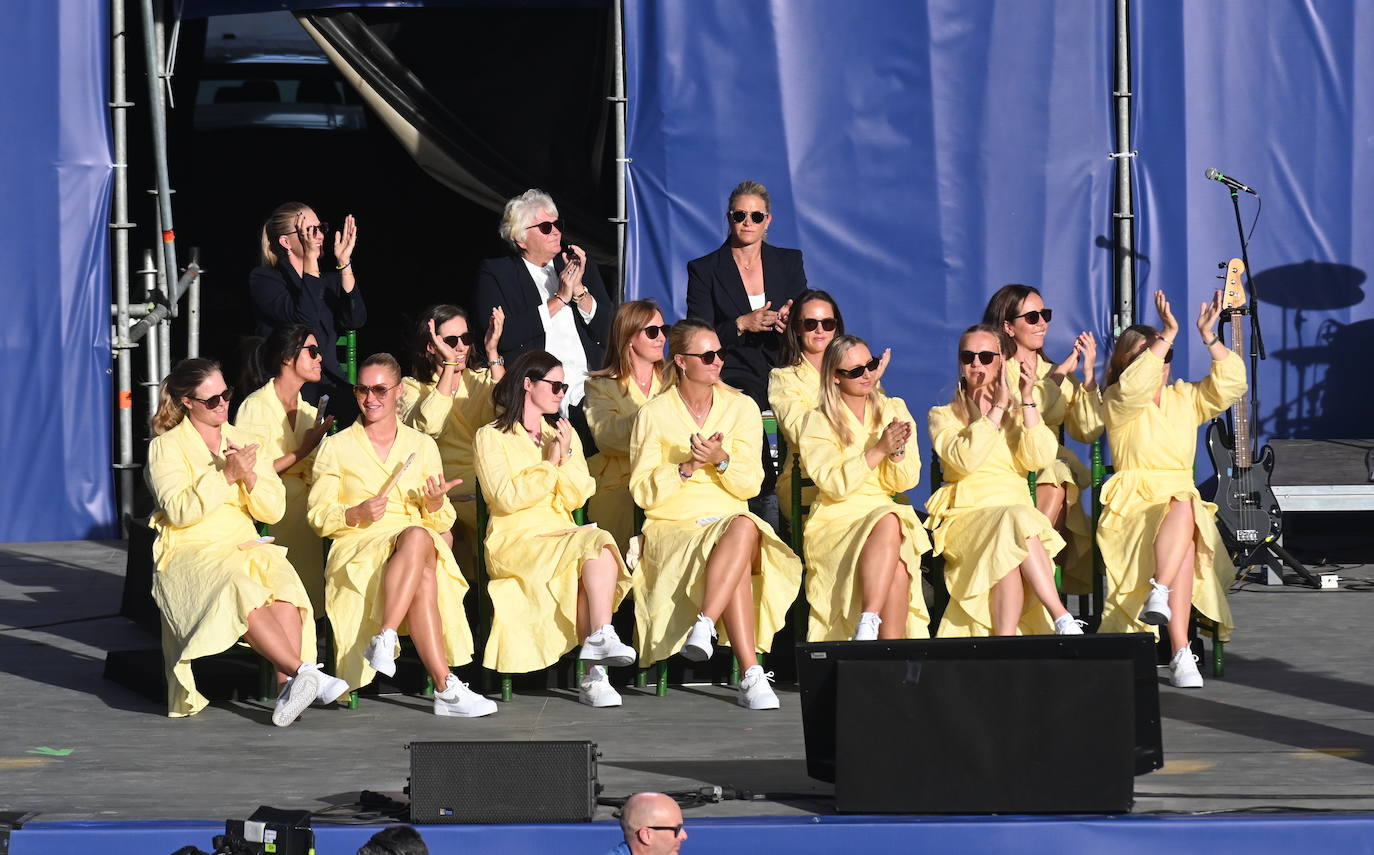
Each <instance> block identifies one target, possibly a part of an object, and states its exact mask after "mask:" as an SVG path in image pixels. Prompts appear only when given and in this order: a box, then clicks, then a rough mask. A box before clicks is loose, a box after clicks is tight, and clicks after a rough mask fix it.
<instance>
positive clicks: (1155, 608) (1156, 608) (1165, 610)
mask: <svg viewBox="0 0 1374 855" xmlns="http://www.w3.org/2000/svg"><path fill="white" fill-rule="evenodd" d="M1173 616H1174V613H1173V611H1172V610H1171V609H1170V608H1169V589H1168V588H1166V587H1164V586H1163V585H1161V584H1159V583H1158V582H1156V581H1155V580H1154V579H1151V580H1150V595H1149V596H1148V597H1146V598H1145V608H1144V609H1142V610H1141V612H1140V620H1141V621H1142V622H1143V623H1148V624H1150V625H1151V626H1164V625H1166V624H1168V623H1169V618H1171V617H1173Z"/></svg>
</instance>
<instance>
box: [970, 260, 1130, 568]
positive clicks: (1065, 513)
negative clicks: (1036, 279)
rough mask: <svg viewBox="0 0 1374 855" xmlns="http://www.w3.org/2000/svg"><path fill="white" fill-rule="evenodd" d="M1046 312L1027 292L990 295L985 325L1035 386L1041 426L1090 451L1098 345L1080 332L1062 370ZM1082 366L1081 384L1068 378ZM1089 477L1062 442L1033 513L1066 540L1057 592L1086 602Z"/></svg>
mask: <svg viewBox="0 0 1374 855" xmlns="http://www.w3.org/2000/svg"><path fill="white" fill-rule="evenodd" d="M1052 314H1053V310H1052V309H1048V308H1046V307H1045V301H1044V299H1043V298H1042V297H1041V296H1040V292H1039V291H1038V290H1036V289H1035V288H1032V287H1031V286H1029V285H1004V286H1002V287H1001V288H1000V289H998V291H997V293H995V294H993V295H992V299H991V300H989V301H988V305H987V309H986V310H985V311H984V312H983V323H985V324H991V325H993V326H1000V327H1001V329H1002V330H1003V331H1004V332H1005V333H1006V334H1007V335H1008V336H1010V337H1011V339H1012V341H1013V342H1015V344H1016V354H1015V359H1016V361H1018V362H1020V363H1021V364H1022V365H1024V366H1025V367H1026V368H1027V369H1029V370H1030V371H1031V372H1032V375H1033V376H1034V377H1035V378H1036V382H1035V401H1036V404H1038V405H1039V410H1040V419H1041V420H1042V421H1043V422H1044V423H1045V424H1046V425H1047V426H1048V427H1049V429H1050V430H1052V431H1054V432H1055V434H1056V436H1058V435H1059V433H1060V429H1061V428H1063V429H1064V431H1065V432H1067V433H1068V435H1069V436H1071V437H1073V438H1074V439H1075V440H1077V441H1078V442H1082V443H1091V442H1093V441H1095V440H1096V439H1097V438H1098V437H1099V436H1101V435H1102V427H1103V421H1102V393H1101V391H1100V390H1099V389H1098V387H1097V376H1096V371H1097V339H1096V337H1094V336H1093V334H1092V333H1091V332H1082V333H1079V334H1078V337H1077V338H1076V339H1074V343H1073V347H1072V348H1071V349H1070V351H1069V355H1068V356H1066V357H1065V358H1064V359H1063V360H1062V361H1060V362H1054V361H1052V360H1051V359H1050V358H1049V357H1048V356H1046V355H1045V335H1046V333H1048V332H1049V328H1050V317H1051V315H1052ZM1080 363H1081V364H1082V367H1083V379H1082V381H1080V380H1079V379H1078V376H1077V375H1076V374H1075V373H1074V372H1076V371H1077V370H1078V367H1079V365H1080ZM1091 483H1092V473H1091V472H1089V471H1088V467H1086V466H1084V465H1083V461H1081V460H1079V459H1078V455H1076V454H1074V453H1073V451H1071V450H1070V449H1068V448H1066V447H1065V446H1064V444H1063V443H1062V442H1061V443H1060V445H1059V452H1058V454H1056V456H1055V459H1054V462H1053V463H1051V464H1050V465H1049V466H1047V467H1045V468H1044V469H1042V470H1040V471H1039V472H1037V473H1035V506H1036V507H1037V508H1039V509H1040V512H1041V513H1042V514H1044V515H1045V516H1047V517H1049V518H1050V522H1052V523H1054V528H1055V531H1058V532H1059V534H1060V536H1061V537H1063V538H1064V541H1065V547H1064V551H1063V552H1061V553H1060V554H1059V562H1060V565H1061V568H1062V570H1063V573H1062V578H1063V586H1062V587H1063V590H1064V592H1065V593H1067V594H1087V593H1091V591H1092V589H1093V579H1092V575H1093V542H1092V527H1091V525H1090V524H1089V522H1088V514H1087V512H1086V509H1085V508H1084V501H1085V498H1086V497H1085V494H1084V491H1085V490H1087V489H1088V487H1089V486H1090V485H1091Z"/></svg>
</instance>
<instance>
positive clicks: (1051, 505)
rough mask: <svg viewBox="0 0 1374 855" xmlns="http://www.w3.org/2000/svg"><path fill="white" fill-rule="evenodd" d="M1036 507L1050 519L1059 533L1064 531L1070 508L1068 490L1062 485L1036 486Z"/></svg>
mask: <svg viewBox="0 0 1374 855" xmlns="http://www.w3.org/2000/svg"><path fill="white" fill-rule="evenodd" d="M1035 507H1036V509H1037V510H1039V511H1040V513H1042V514H1044V515H1045V516H1047V517H1049V519H1050V523H1051V524H1052V525H1053V526H1054V527H1055V529H1056V530H1057V531H1059V532H1061V533H1062V532H1063V531H1064V517H1065V511H1066V509H1067V507H1068V490H1066V489H1064V486H1063V485H1062V484H1036V485H1035Z"/></svg>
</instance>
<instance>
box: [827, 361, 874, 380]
mask: <svg viewBox="0 0 1374 855" xmlns="http://www.w3.org/2000/svg"><path fill="white" fill-rule="evenodd" d="M882 364H883V361H882V359H881V358H879V357H877V356H875V357H873V358H872V359H870V360H868V361H867V362H865V363H864V364H863V365H855V366H854V367H853V368H836V369H835V373H836V374H837V375H839V376H840V377H848V378H849V379H850V380H858V379H859V378H860V377H862V376H863V375H864V373H865V372H868V371H877V370H878V366H879V365H882Z"/></svg>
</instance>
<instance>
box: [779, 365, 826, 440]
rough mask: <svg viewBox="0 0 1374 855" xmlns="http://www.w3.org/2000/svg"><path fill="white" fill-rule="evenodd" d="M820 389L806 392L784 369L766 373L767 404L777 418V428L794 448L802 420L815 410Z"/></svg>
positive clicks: (798, 437)
mask: <svg viewBox="0 0 1374 855" xmlns="http://www.w3.org/2000/svg"><path fill="white" fill-rule="evenodd" d="M819 395H820V390H819V389H816V390H813V392H812V394H811V395H807V394H806V390H804V389H802V388H801V386H800V385H799V384H798V383H797V380H796V376H795V375H794V374H793V373H792V372H790V371H787V370H786V369H783V368H774V369H773V370H772V371H771V372H769V374H768V406H769V408H770V409H772V411H773V416H774V417H775V418H777V420H778V430H780V431H782V435H783V438H785V439H786V440H787V441H788V442H789V443H792V446H793V447H794V448H796V447H797V446H798V445H799V444H800V443H801V432H802V422H803V421H804V420H805V419H806V416H807V414H808V413H811V412H813V411H814V410H815V399H816V398H817V397H818V396H819Z"/></svg>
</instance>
